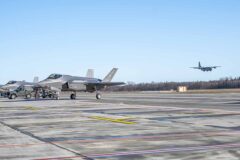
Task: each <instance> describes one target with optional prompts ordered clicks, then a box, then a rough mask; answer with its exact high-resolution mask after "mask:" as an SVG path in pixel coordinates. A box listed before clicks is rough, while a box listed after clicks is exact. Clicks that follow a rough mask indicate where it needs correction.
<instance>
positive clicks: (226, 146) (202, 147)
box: [35, 143, 240, 160]
mask: <svg viewBox="0 0 240 160" xmlns="http://www.w3.org/2000/svg"><path fill="white" fill-rule="evenodd" d="M239 147H240V143H227V144H218V145H200V146H189V147H184V146H181V147H172V148H162V149H155V150H137V151H126V152H109V153H102V154H85V155H84V156H86V157H89V158H109V157H119V156H132V155H146V154H160V153H176V152H185V153H186V152H196V151H206V152H209V151H214V150H222V149H232V148H235V149H236V148H239ZM80 157H81V156H72V157H54V158H40V159H35V160H64V159H75V158H80Z"/></svg>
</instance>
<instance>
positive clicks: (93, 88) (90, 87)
mask: <svg viewBox="0 0 240 160" xmlns="http://www.w3.org/2000/svg"><path fill="white" fill-rule="evenodd" d="M117 70H118V69H117V68H113V69H112V70H111V72H109V74H108V75H107V76H106V77H105V78H104V79H103V80H101V79H97V78H93V70H89V71H88V73H87V77H77V76H70V75H62V74H51V75H50V76H49V77H48V78H47V79H45V80H43V81H40V82H39V83H38V84H37V86H36V87H35V88H36V89H38V88H45V87H49V88H51V89H53V90H61V91H71V95H70V99H76V92H90V93H93V92H96V98H97V99H101V94H100V92H99V91H100V90H101V89H103V88H105V87H108V86H116V85H123V84H125V83H124V82H111V81H112V79H113V77H114V75H115V74H116V72H117ZM36 92H37V90H36ZM36 95H37V94H36Z"/></svg>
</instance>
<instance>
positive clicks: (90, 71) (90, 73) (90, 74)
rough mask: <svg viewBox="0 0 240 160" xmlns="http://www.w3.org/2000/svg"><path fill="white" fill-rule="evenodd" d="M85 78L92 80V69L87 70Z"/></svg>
mask: <svg viewBox="0 0 240 160" xmlns="http://www.w3.org/2000/svg"><path fill="white" fill-rule="evenodd" d="M86 77H87V78H94V70H93V69H88V70H87V74H86Z"/></svg>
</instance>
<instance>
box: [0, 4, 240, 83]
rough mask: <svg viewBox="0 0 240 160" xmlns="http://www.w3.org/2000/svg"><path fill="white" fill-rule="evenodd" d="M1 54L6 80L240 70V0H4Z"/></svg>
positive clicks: (180, 77)
mask: <svg viewBox="0 0 240 160" xmlns="http://www.w3.org/2000/svg"><path fill="white" fill-rule="evenodd" d="M0 60H1V61H0V62H1V63H0V64H1V72H0V83H2V84H3V83H6V82H7V81H8V80H11V79H14V80H28V81H32V79H33V77H34V76H39V77H40V79H44V78H46V77H47V76H48V75H49V74H51V73H63V74H70V75H81V76H82V75H85V72H86V70H87V69H88V68H93V69H95V75H96V76H97V77H99V78H102V77H104V76H105V74H107V72H109V70H110V69H111V68H112V67H118V68H119V69H120V70H119V72H118V74H117V75H116V78H115V80H116V81H120V80H122V81H134V82H151V81H192V80H212V79H219V78H222V77H226V76H232V77H235V76H240V70H239V69H240V62H239V60H240V1H239V0H118V1H117V0H116V1H115V0H1V1H0ZM198 61H201V62H202V63H203V65H221V66H223V67H222V68H220V69H217V70H215V71H214V72H211V73H203V72H200V71H198V70H192V69H189V67H191V66H196V65H197V63H198Z"/></svg>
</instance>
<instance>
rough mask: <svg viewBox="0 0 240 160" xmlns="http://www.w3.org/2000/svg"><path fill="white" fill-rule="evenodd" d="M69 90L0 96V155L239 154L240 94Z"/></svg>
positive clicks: (182, 157)
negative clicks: (48, 95) (54, 96)
mask: <svg viewBox="0 0 240 160" xmlns="http://www.w3.org/2000/svg"><path fill="white" fill-rule="evenodd" d="M68 96H69V95H66V94H64V95H62V97H61V99H60V100H39V101H34V100H29V101H26V100H23V99H16V100H8V99H4V98H0V159H1V160H4V159H12V160H17V159H21V160H26V159H27V160H28V159H32V160H80V159H86V160H92V159H96V160H98V159H108V160H129V159H131V160H139V159H148V160H192V159H194V160H204V159H205V160H217V159H218V160H219V159H221V160H222V159H226V160H239V159H240V120H239V119H240V93H225V94H160V93H157V92H145V93H143V92H142V93H103V100H100V101H97V100H95V95H94V94H78V99H77V100H69V98H68Z"/></svg>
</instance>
